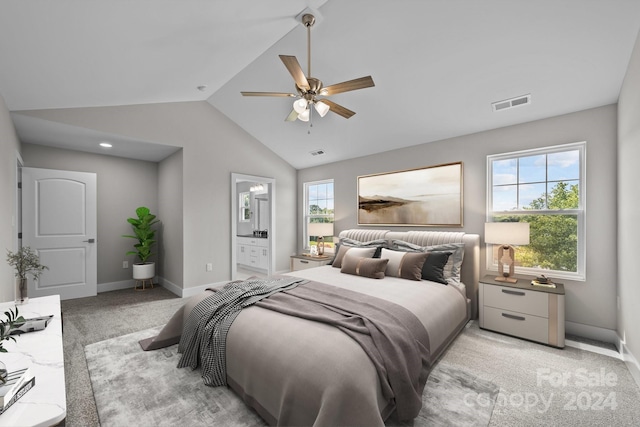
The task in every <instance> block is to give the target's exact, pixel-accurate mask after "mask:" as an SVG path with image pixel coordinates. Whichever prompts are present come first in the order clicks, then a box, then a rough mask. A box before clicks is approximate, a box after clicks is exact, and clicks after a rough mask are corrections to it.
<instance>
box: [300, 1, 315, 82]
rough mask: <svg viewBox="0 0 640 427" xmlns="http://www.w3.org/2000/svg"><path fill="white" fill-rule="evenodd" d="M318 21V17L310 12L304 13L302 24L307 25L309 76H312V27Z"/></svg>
mask: <svg viewBox="0 0 640 427" xmlns="http://www.w3.org/2000/svg"><path fill="white" fill-rule="evenodd" d="M315 23H316V17H315V16H313V15H312V14H310V13H305V14H304V15H302V24H303V25H304V26H305V27H307V77H311V27H313V24H315Z"/></svg>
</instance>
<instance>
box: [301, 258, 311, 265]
mask: <svg viewBox="0 0 640 427" xmlns="http://www.w3.org/2000/svg"><path fill="white" fill-rule="evenodd" d="M300 264H309V261H305V260H303V259H302V260H300Z"/></svg>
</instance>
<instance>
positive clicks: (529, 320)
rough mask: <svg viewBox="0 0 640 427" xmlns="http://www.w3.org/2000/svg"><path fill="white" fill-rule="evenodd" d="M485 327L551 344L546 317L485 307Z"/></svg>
mask: <svg viewBox="0 0 640 427" xmlns="http://www.w3.org/2000/svg"><path fill="white" fill-rule="evenodd" d="M484 327H485V328H486V329H491V330H493V331H496V332H502V333H504V334H508V335H514V336H516V337H521V338H526V339H529V340H532V341H538V342H543V343H548V342H549V319H546V318H544V317H538V316H532V315H528V314H523V313H516V312H513V311H508V310H500V309H497V308H493V307H487V306H485V307H484ZM563 344H564V343H563Z"/></svg>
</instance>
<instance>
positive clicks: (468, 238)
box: [339, 229, 480, 319]
mask: <svg viewBox="0 0 640 427" xmlns="http://www.w3.org/2000/svg"><path fill="white" fill-rule="evenodd" d="M339 237H340V238H348V239H354V240H359V241H361V242H368V241H371V240H378V239H385V240H387V241H388V242H389V244H391V241H392V240H404V241H405V242H409V243H413V244H416V245H420V246H434V245H442V244H445V243H464V261H463V262H462V271H461V272H460V277H461V279H462V282H463V283H464V284H465V286H466V288H467V298H468V299H469V300H470V301H471V304H470V306H471V313H470V315H471V318H472V319H476V318H477V317H478V286H479V285H478V282H479V281H480V259H479V258H480V236H479V235H478V234H467V233H462V232H450V231H389V230H375V229H374V230H369V229H351V230H344V231H341V232H340V234H339Z"/></svg>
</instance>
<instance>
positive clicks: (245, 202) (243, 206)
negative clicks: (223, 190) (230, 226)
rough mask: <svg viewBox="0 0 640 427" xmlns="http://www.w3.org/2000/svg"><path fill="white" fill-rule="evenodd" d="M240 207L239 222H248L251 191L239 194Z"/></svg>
mask: <svg viewBox="0 0 640 427" xmlns="http://www.w3.org/2000/svg"><path fill="white" fill-rule="evenodd" d="M238 197H239V199H238V200H239V201H240V209H238V212H239V213H240V218H239V219H240V222H248V221H250V220H251V193H249V192H248V191H247V192H244V193H240V194H239V196H238Z"/></svg>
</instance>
